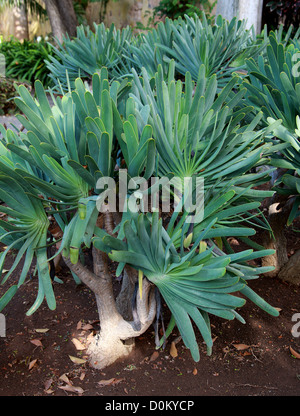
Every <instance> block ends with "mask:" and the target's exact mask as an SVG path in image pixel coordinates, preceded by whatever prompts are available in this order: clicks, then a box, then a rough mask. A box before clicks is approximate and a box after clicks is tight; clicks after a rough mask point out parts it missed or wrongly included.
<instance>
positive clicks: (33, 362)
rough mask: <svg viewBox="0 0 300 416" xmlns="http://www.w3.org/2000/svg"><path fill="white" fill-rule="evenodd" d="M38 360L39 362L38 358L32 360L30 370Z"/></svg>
mask: <svg viewBox="0 0 300 416" xmlns="http://www.w3.org/2000/svg"><path fill="white" fill-rule="evenodd" d="M36 362H37V359H35V360H32V361H30V363H29V366H28V370H31V369H32V368H33V367H34V366H35V364H36Z"/></svg>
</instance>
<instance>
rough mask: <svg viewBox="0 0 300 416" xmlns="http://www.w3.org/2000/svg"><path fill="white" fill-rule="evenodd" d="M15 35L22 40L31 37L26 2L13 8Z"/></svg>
mask: <svg viewBox="0 0 300 416" xmlns="http://www.w3.org/2000/svg"><path fill="white" fill-rule="evenodd" d="M13 15H14V25H15V37H16V38H17V39H19V40H21V41H23V40H24V39H29V30H28V18H27V10H26V7H25V4H24V2H22V3H20V5H19V6H15V7H14V8H13Z"/></svg>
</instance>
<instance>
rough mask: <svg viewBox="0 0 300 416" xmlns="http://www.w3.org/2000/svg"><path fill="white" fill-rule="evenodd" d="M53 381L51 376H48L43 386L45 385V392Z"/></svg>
mask: <svg viewBox="0 0 300 416" xmlns="http://www.w3.org/2000/svg"><path fill="white" fill-rule="evenodd" d="M52 383H53V378H49V380H46V381H45V383H44V387H45V390H44V391H45V392H46V393H48V391H49V390H50V387H51V384H52Z"/></svg>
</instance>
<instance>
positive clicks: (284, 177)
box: [243, 32, 300, 281]
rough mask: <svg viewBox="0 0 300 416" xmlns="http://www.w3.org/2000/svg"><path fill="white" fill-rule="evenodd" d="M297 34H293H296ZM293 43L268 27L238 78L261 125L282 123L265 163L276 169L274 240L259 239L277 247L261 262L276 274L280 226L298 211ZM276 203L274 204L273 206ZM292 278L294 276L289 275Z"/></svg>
mask: <svg viewBox="0 0 300 416" xmlns="http://www.w3.org/2000/svg"><path fill="white" fill-rule="evenodd" d="M296 35H297V36H298V35H299V33H297V34H296ZM296 44H297V42H296V41H293V42H292V43H291V44H286V42H281V41H280V37H279V36H278V34H277V33H274V32H271V33H270V35H269V45H268V46H267V50H266V56H265V57H263V56H259V58H258V60H257V62H255V61H254V60H253V59H249V60H248V61H247V67H248V71H249V79H248V80H247V79H246V80H245V81H244V83H243V87H245V88H246V89H247V94H246V105H249V104H251V105H253V106H254V112H253V116H255V114H256V113H257V112H258V111H262V112H263V114H264V116H263V119H262V124H263V125H270V124H272V123H274V121H277V122H278V121H280V122H281V125H279V126H278V125H277V126H274V129H273V134H272V135H273V137H272V138H271V140H272V141H273V143H276V146H277V150H278V152H277V153H274V154H273V155H272V157H271V158H270V165H271V166H273V167H276V168H278V170H277V172H276V173H275V175H274V176H273V183H274V182H275V186H274V190H276V194H275V195H274V198H272V199H271V202H270V207H269V220H270V223H271V225H272V229H273V232H274V237H275V240H273V237H272V236H266V238H265V243H264V244H265V246H267V247H275V248H276V255H274V256H273V257H269V258H268V259H266V260H265V261H264V264H273V265H274V266H275V270H274V273H276V274H278V273H279V272H280V270H281V269H282V267H283V266H284V265H285V264H287V265H288V256H287V250H286V244H285V238H284V235H283V229H284V227H285V226H286V224H287V225H290V224H292V222H293V220H294V219H295V218H296V216H298V215H299V201H300V200H299V193H298V190H297V186H296V183H297V177H298V162H299V140H298V134H297V132H298V133H299V114H300V72H299V70H298V66H299V64H298V62H297V61H298V58H299V56H300V50H299V49H297V47H296V46H295V45H296ZM297 120H298V121H297ZM279 204H280V205H279ZM276 206H278V209H277V210H274V207H276ZM276 214H278V215H276ZM272 258H273V260H272ZM293 270H294V269H293ZM288 274H289V273H288V272H287V271H284V270H282V273H280V276H281V277H282V278H284V279H288ZM292 274H294V271H292ZM292 280H293V281H294V278H292Z"/></svg>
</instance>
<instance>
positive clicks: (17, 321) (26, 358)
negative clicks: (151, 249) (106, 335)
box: [0, 232, 300, 400]
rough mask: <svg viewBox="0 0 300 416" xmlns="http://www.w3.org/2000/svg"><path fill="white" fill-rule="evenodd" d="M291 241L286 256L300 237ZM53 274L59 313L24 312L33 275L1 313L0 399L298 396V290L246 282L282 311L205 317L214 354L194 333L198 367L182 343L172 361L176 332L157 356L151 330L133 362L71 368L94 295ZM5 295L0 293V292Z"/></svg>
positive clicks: (93, 321) (89, 330)
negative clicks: (295, 328)
mask: <svg viewBox="0 0 300 416" xmlns="http://www.w3.org/2000/svg"><path fill="white" fill-rule="evenodd" d="M290 235H291V238H290V239H289V242H290V246H291V247H290V249H291V250H292V249H295V248H296V246H297V245H298V237H297V235H296V234H295V233H293V232H291V233H290ZM293 247H294V248H293ZM58 277H59V278H61V279H62V280H63V281H64V283H63V284H60V283H54V286H55V293H56V295H57V302H58V305H57V309H56V310H55V311H53V312H51V311H49V310H48V308H47V306H46V305H45V304H43V305H42V306H41V307H40V309H39V310H38V311H37V312H36V313H35V314H34V315H33V316H31V317H26V316H25V313H26V311H27V310H28V309H29V307H30V306H31V304H32V303H33V301H34V299H35V296H36V286H37V282H36V278H32V279H28V281H27V282H26V283H25V284H24V285H23V286H22V287H21V289H20V290H19V291H18V293H17V294H16V295H15V297H14V298H13V300H12V301H11V303H10V304H9V305H8V306H7V307H6V308H5V309H4V311H3V312H4V314H5V316H6V337H5V338H4V337H2V338H0V377H1V384H0V396H78V395H81V396H107V397H109V396H119V397H120V398H123V400H124V398H126V397H128V396H139V397H141V396H148V397H150V396H151V397H155V396H159V397H161V396H167V397H169V398H170V397H174V396H176V397H179V396H189V397H192V396H194V397H197V396H198V397H200V396H297V395H299V393H300V354H299V353H300V337H293V336H292V333H291V330H292V327H293V325H295V323H296V322H292V316H293V315H294V314H295V313H299V312H300V309H299V293H300V288H299V287H297V286H292V285H290V284H287V283H284V282H282V281H280V280H278V279H276V278H273V279H271V278H268V277H262V278H260V279H258V280H253V281H251V282H250V283H249V284H250V286H251V287H252V288H254V290H256V291H257V293H259V294H260V295H261V296H262V297H264V298H265V299H266V300H267V301H268V302H269V303H270V304H272V305H273V306H275V307H278V308H280V309H281V312H280V316H279V317H277V318H274V317H271V316H269V315H267V314H266V313H265V312H263V311H262V310H260V309H259V308H258V307H256V306H255V305H253V304H252V303H251V302H250V301H248V302H247V303H246V305H245V306H244V307H243V308H242V309H241V311H240V313H241V314H242V316H243V317H244V319H245V320H246V324H245V325H243V324H241V323H240V322H239V321H237V320H235V321H224V320H222V319H220V318H216V317H211V323H212V333H213V337H214V347H213V353H212V355H211V356H207V355H206V348H205V345H204V344H203V342H202V339H201V337H200V336H199V345H200V350H201V359H200V361H199V362H198V363H195V362H193V360H192V358H191V356H190V352H189V350H187V349H186V348H185V347H184V345H183V343H182V341H181V340H180V341H179V342H177V343H176V345H175V346H176V350H177V354H178V355H177V356H176V357H173V356H172V355H171V354H170V352H171V349H170V347H171V342H172V341H174V340H175V341H178V335H179V334H178V332H176V331H175V333H174V334H172V336H171V337H170V340H169V341H168V343H167V345H166V348H165V349H164V350H159V351H156V350H155V344H154V332H153V331H151V330H149V331H148V332H147V333H146V334H144V335H143V336H141V337H140V338H138V339H137V342H136V349H135V351H134V353H133V354H132V355H131V356H130V357H128V358H126V359H124V360H120V361H119V362H117V363H115V364H114V365H112V366H111V367H109V368H106V369H104V370H103V371H97V370H94V369H93V368H91V367H90V366H89V364H88V363H87V362H84V363H82V364H77V363H74V362H73V361H72V359H71V358H70V356H71V357H77V358H81V359H85V358H87V357H86V353H85V350H78V349H76V347H75V344H74V343H73V342H72V340H73V339H74V338H76V339H77V340H78V341H80V342H81V343H82V344H85V343H86V342H87V338H88V336H91V334H93V333H96V331H97V330H98V329H99V322H98V321H97V319H98V316H97V310H96V302H95V299H94V296H93V294H92V293H91V292H90V291H89V289H87V288H86V287H85V286H82V285H80V286H76V284H75V282H74V280H73V278H72V277H71V276H70V274H69V273H68V272H67V271H66V270H63V271H62V272H61V274H59V275H58ZM119 284H120V283H118V282H116V285H119ZM4 289H5V288H0V296H1V295H2V294H3V293H4ZM86 325H87V326H86ZM40 330H44V332H41V331H40ZM298 354H299V355H298ZM173 355H174V354H173Z"/></svg>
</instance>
